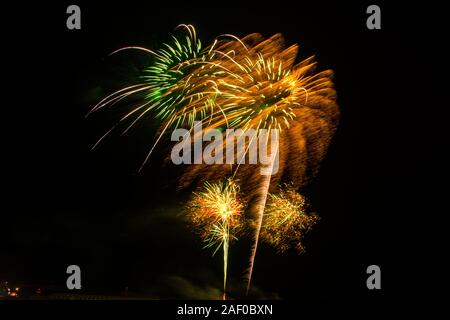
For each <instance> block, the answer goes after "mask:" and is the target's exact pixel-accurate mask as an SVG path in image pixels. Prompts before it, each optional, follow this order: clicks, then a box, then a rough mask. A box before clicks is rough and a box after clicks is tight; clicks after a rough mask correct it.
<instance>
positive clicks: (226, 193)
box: [186, 179, 244, 299]
mask: <svg viewBox="0 0 450 320" xmlns="http://www.w3.org/2000/svg"><path fill="white" fill-rule="evenodd" d="M186 209H187V218H188V221H189V223H190V224H191V225H193V226H194V228H195V230H196V231H197V232H198V233H199V234H200V236H201V237H202V239H203V240H204V241H205V243H206V245H205V247H206V248H209V247H213V248H215V249H214V253H213V254H215V253H216V252H217V251H218V250H219V249H220V248H222V249H223V298H224V299H225V293H226V282H227V268H228V250H229V245H230V241H232V240H235V239H237V238H236V234H237V233H238V232H239V230H240V229H241V227H242V223H241V218H242V212H243V209H244V203H243V202H242V201H241V200H240V197H239V186H238V185H237V184H236V183H234V182H233V181H232V180H230V179H229V180H226V181H224V182H219V183H209V182H206V183H205V185H204V186H203V188H202V190H201V191H199V192H195V193H194V195H193V197H192V200H191V201H190V202H189V203H188V204H187V206H186Z"/></svg>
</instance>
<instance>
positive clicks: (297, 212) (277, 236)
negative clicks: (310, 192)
mask: <svg viewBox="0 0 450 320" xmlns="http://www.w3.org/2000/svg"><path fill="white" fill-rule="evenodd" d="M318 220H319V217H318V216H317V214H314V213H312V214H310V213H308V211H307V203H306V199H305V197H303V196H302V195H301V194H299V193H298V192H296V191H295V190H294V189H293V188H292V187H291V186H287V187H286V188H285V189H283V190H280V191H279V193H277V194H272V193H269V196H268V200H267V204H266V206H265V209H264V220H263V225H262V228H261V239H262V240H263V241H265V242H267V243H269V244H270V245H272V246H273V247H275V248H276V249H277V250H278V251H279V252H285V251H286V250H288V249H289V248H294V249H296V250H297V251H298V252H299V253H301V252H303V251H304V246H303V244H302V240H303V237H304V235H305V233H307V232H308V231H309V230H310V229H311V228H312V227H313V226H314V225H315V224H316V223H317V221H318Z"/></svg>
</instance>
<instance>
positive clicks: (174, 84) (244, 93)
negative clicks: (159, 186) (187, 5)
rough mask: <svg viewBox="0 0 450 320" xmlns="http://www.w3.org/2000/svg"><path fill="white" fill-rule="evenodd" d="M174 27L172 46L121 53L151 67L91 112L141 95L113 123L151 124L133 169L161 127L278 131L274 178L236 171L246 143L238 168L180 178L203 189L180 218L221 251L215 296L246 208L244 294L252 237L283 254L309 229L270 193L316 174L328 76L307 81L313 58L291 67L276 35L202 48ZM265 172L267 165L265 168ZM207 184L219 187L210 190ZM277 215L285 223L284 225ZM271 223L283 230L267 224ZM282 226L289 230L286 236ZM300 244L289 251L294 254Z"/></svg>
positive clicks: (331, 116) (287, 199)
mask: <svg viewBox="0 0 450 320" xmlns="http://www.w3.org/2000/svg"><path fill="white" fill-rule="evenodd" d="M182 27H183V28H184V30H185V31H186V35H185V37H184V38H181V39H179V38H176V37H173V41H172V42H171V43H168V44H164V45H163V47H162V48H160V49H159V50H156V51H152V50H149V49H145V48H141V47H127V48H123V49H137V50H141V51H144V52H147V53H149V54H150V55H151V57H152V59H153V60H152V65H151V66H150V67H148V68H146V69H145V70H143V73H142V78H141V80H140V82H139V83H137V84H135V85H132V86H129V87H126V88H123V89H121V90H119V91H117V92H115V93H113V94H112V95H110V96H108V97H106V98H105V99H103V100H102V101H100V102H99V103H98V104H97V105H96V106H95V107H94V108H93V109H92V111H91V112H93V111H98V110H100V109H103V108H105V107H107V106H112V105H114V104H116V103H118V102H119V101H121V100H123V99H126V98H128V97H130V96H132V95H140V96H141V97H142V103H141V104H139V105H137V106H134V107H133V108H132V109H131V111H129V112H128V113H126V114H125V115H124V116H123V117H122V118H121V119H120V120H119V123H122V122H123V121H125V120H127V121H131V124H130V125H129V126H128V127H127V128H126V129H125V132H126V131H128V130H129V129H130V128H131V127H133V126H134V124H135V123H136V122H137V121H141V120H142V119H144V117H145V116H146V115H147V114H149V113H151V114H153V116H154V120H155V121H156V122H157V123H158V125H159V129H158V133H157V135H156V141H155V142H154V143H153V145H152V147H151V148H150V151H149V152H148V153H147V156H146V158H145V160H144V162H143V164H142V166H141V168H140V170H141V169H142V168H143V166H144V164H145V163H146V161H147V159H148V158H149V156H150V154H151V153H152V151H153V149H154V148H155V147H156V145H157V144H158V143H159V141H160V139H161V138H162V137H163V135H164V134H165V133H166V132H167V131H168V130H169V129H170V128H179V127H183V128H186V129H188V133H189V134H190V133H191V132H192V131H194V132H195V130H193V129H194V123H195V121H202V122H203V123H204V124H205V123H206V125H204V126H203V128H202V130H201V132H198V133H197V134H199V135H203V133H204V132H205V131H207V130H209V129H221V130H224V129H226V128H236V129H241V134H242V135H245V134H246V132H247V131H248V130H250V129H254V130H256V132H257V136H256V137H255V138H259V136H258V135H259V132H260V131H259V130H258V129H267V130H268V133H269V134H268V135H267V136H269V135H270V131H271V130H274V129H276V130H277V132H278V135H277V137H278V139H277V141H278V142H277V143H276V144H275V145H274V146H272V144H271V141H270V139H267V140H266V150H268V151H269V157H270V159H272V161H275V158H274V154H279V159H278V160H277V161H278V162H279V164H277V165H278V170H277V173H276V174H274V175H273V176H271V175H261V174H260V172H261V171H260V168H261V166H260V165H248V164H247V165H246V164H243V165H241V161H240V159H242V158H243V157H246V156H247V154H248V150H249V146H250V144H251V143H252V141H247V142H246V144H245V149H244V150H245V151H244V152H243V153H241V154H237V155H236V156H235V157H234V158H235V159H238V161H237V164H234V165H230V164H224V165H218V164H217V165H216V164H215V165H204V164H200V165H196V166H189V167H187V168H185V172H184V174H183V175H182V177H181V179H180V185H179V186H180V188H186V187H188V186H190V185H191V184H193V183H194V182H195V181H197V183H199V185H202V184H203V187H202V189H201V190H202V191H200V192H197V193H194V196H193V200H192V201H191V202H190V203H189V204H188V206H187V207H188V212H189V214H188V217H189V219H190V220H191V223H192V224H193V225H194V226H196V229H198V230H199V231H200V234H201V236H202V238H203V239H204V241H205V242H206V246H208V247H215V252H217V250H219V249H220V248H221V247H222V248H223V253H224V292H225V288H226V273H227V260H228V246H229V241H230V240H232V239H233V238H234V235H235V232H236V231H237V230H238V229H240V228H241V227H242V225H243V224H244V223H243V221H241V219H240V218H239V219H238V217H240V216H241V214H240V213H241V211H242V210H243V207H240V206H242V203H243V202H245V203H248V206H246V208H247V209H246V210H247V213H248V214H247V215H246V216H248V217H249V219H248V220H247V221H246V222H245V223H246V225H247V227H248V228H249V229H250V232H251V233H252V235H253V238H254V241H253V246H252V248H251V254H250V261H249V265H250V266H249V269H248V273H247V292H248V290H249V288H250V283H251V279H252V272H253V267H254V262H255V256H256V251H257V247H258V242H259V239H260V237H261V238H262V239H263V240H264V241H267V242H269V243H272V244H274V245H275V246H276V247H277V248H278V249H279V250H280V251H284V250H285V248H286V246H287V243H288V242H289V243H291V242H290V240H288V239H293V241H294V242H295V241H296V240H295V239H299V238H301V237H300V235H302V234H303V233H304V232H305V230H306V229H304V228H302V227H299V226H303V225H307V222H306V221H309V220H307V219H306V217H307V216H308V215H306V214H301V213H302V212H303V211H302V210H304V209H303V207H302V206H301V201H300V198H301V196H300V195H298V194H296V193H295V192H294V191H289V190H287V191H283V192H281V193H277V194H276V195H274V194H273V191H275V190H276V188H277V186H278V185H280V184H281V183H282V182H289V183H291V185H292V188H293V190H296V189H298V188H299V187H301V186H304V185H305V184H306V183H307V182H308V181H309V179H310V178H311V177H313V176H314V174H315V173H316V171H317V168H318V165H319V163H320V161H321V159H322V158H323V157H324V155H325V152H326V150H327V147H328V145H329V143H330V140H331V138H332V136H333V134H334V131H335V129H336V126H337V122H338V119H339V109H338V106H337V103H336V93H335V90H334V88H333V81H332V76H333V73H332V71H331V70H326V71H322V72H319V73H315V67H316V63H315V62H314V58H313V57H310V58H307V59H305V60H303V61H301V62H300V63H297V64H295V60H296V59H297V54H298V46H297V45H293V46H290V47H287V48H286V47H285V45H284V39H283V36H282V35H281V34H276V35H274V36H272V37H270V38H268V39H264V38H263V37H262V36H261V35H259V34H256V33H255V34H250V35H248V36H246V37H243V38H237V37H235V36H233V35H223V36H219V37H218V38H216V39H215V40H214V41H213V43H212V44H211V45H209V46H207V47H204V48H203V46H202V43H201V42H200V40H199V39H198V38H197V34H196V32H195V29H194V28H193V27H192V26H186V25H182ZM121 50H122V49H120V50H118V51H121ZM116 127H117V125H116V126H114V127H113V128H112V129H111V130H109V131H108V132H107V133H106V134H105V135H104V136H103V137H101V138H100V140H99V141H98V142H100V141H101V140H102V139H103V138H105V137H106V136H107V135H109V133H110V132H112V130H113V129H115V128H116ZM193 138H194V139H193V140H195V139H196V138H197V137H193ZM234 138H235V137H233V139H234ZM236 138H237V139H239V138H240V137H236ZM98 142H97V144H98ZM228 143H229V140H227V138H225V139H223V148H224V149H225V148H226V145H227V144H228ZM97 144H95V146H96V145H97ZM95 146H94V147H95ZM269 167H274V163H273V162H272V164H271V165H269ZM207 181H227V182H226V183H225V182H224V183H218V184H210V183H208V182H207ZM232 181H241V182H242V183H241V185H240V186H239V188H240V190H242V194H245V198H242V199H239V198H238V189H239V188H238V186H237V184H236V183H234V182H232ZM269 192H272V193H269ZM233 199H234V200H233ZM274 203H278V205H279V207H280V210H278V211H275V210H274V209H275V207H273V204H274ZM235 205H236V206H237V207H236V208H234V209H230V212H233V214H230V217H227V216H223V215H222V214H221V212H222V211H221V210H222V209H223V207H227V206H230V208H233V206H235ZM281 208H283V209H281ZM290 210H291V211H290ZM288 212H292V214H291V215H289V214H288ZM235 215H236V218H233V217H234V216H235ZM266 215H268V216H267V217H266ZM285 217H288V218H286V220H284V218H285ZM308 217H309V216H308ZM310 217H314V216H313V215H312V216H310ZM302 219H303V220H302ZM311 219H312V220H314V219H313V218H311ZM312 220H311V222H310V224H311V225H312V224H313V222H312ZM270 221H283V223H282V224H279V225H276V224H273V225H272V224H271V223H270ZM301 221H303V222H301ZM302 223H304V224H302ZM275 226H277V228H275ZM291 227H292V230H297V231H295V232H294V231H289V230H291V229H290V228H291ZM271 228H272V229H271ZM284 228H287V229H284ZM262 229H264V230H263V231H262ZM268 230H272V231H273V233H272V236H273V238H270V236H268V235H267V232H268ZM277 230H278V231H277ZM280 230H281V231H280ZM279 231H280V232H285V234H284V233H283V234H281V233H278V232H279ZM288 231H289V232H288ZM261 232H263V234H262V235H261V234H260V233H261ZM299 245H300V244H299V243H297V249H298V250H299V248H300V247H298V246H299ZM281 248H283V249H281Z"/></svg>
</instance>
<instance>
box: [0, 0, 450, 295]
mask: <svg viewBox="0 0 450 320" xmlns="http://www.w3.org/2000/svg"><path fill="white" fill-rule="evenodd" d="M73 3H76V4H79V5H80V7H81V11H82V29H81V30H79V31H76V30H73V31H69V30H67V28H66V24H65V23H66V21H65V20H66V17H67V15H66V13H65V10H66V8H67V6H68V5H69V4H72V3H68V2H64V3H58V4H57V3H45V4H43V3H40V4H33V6H32V7H24V8H15V9H10V11H9V12H11V13H14V14H12V15H11V16H16V18H14V19H12V20H11V21H10V22H8V26H9V28H8V34H7V35H6V38H5V39H4V43H7V45H6V46H5V50H6V51H8V52H7V57H5V58H4V59H3V67H4V68H6V70H7V75H5V83H6V88H5V85H3V88H5V92H4V93H3V103H2V105H3V117H4V118H3V132H4V134H3V136H4V140H5V143H4V149H3V150H4V152H3V154H2V156H3V157H2V158H3V159H2V160H3V161H6V162H5V164H4V165H3V170H4V174H3V179H2V182H3V183H2V184H3V188H2V190H3V191H2V198H3V201H2V202H3V206H2V207H3V208H2V210H1V211H2V213H1V220H0V221H1V223H0V226H1V229H2V231H1V234H2V239H3V241H2V244H1V245H0V280H7V281H10V282H11V283H17V284H21V285H35V286H43V287H54V288H56V289H55V290H58V288H60V289H61V290H64V288H65V281H66V277H67V275H66V273H65V271H66V267H67V266H68V265H71V264H77V265H79V266H80V267H81V270H82V276H83V278H82V282H83V290H82V291H83V293H89V294H105V295H120V294H121V293H122V292H123V291H124V290H125V287H128V290H129V292H132V293H135V294H137V295H144V296H148V297H154V298H163V299H164V298H187V299H190V298H193V299H198V298H200V299H202V298H206V299H208V298H216V297H217V292H219V294H220V287H221V276H222V269H221V268H222V265H221V259H220V255H218V256H216V257H214V258H211V251H210V250H203V249H202V244H201V241H200V240H199V239H198V238H197V237H196V235H195V234H193V233H192V232H191V231H190V230H189V229H188V228H187V227H186V225H185V223H184V222H183V221H182V219H180V217H179V216H177V214H178V213H179V211H180V208H181V204H182V201H183V199H184V198H183V197H184V195H183V194H181V195H176V194H175V191H174V190H175V186H176V181H177V180H176V174H175V172H174V171H173V170H171V168H162V167H161V163H159V162H158V161H156V160H154V159H156V158H157V157H155V158H154V159H152V160H151V161H150V163H149V164H148V165H147V166H146V168H145V170H144V171H143V172H142V173H140V174H137V173H136V172H137V169H138V168H139V165H140V164H141V162H142V160H143V158H144V157H145V154H146V151H147V150H148V146H149V144H150V143H151V142H152V137H153V133H152V132H153V131H152V130H149V128H150V127H146V126H145V125H140V126H138V127H137V129H136V130H134V131H133V132H131V133H130V134H128V135H126V136H122V137H121V136H119V135H118V134H117V135H113V136H112V137H111V138H110V139H108V140H107V141H106V143H104V144H103V145H102V146H101V147H99V148H98V149H97V150H96V151H95V152H91V151H90V146H92V144H93V143H94V142H95V141H96V139H97V138H98V137H99V135H101V134H102V133H103V132H104V131H105V130H107V129H108V128H109V126H110V125H112V124H113V122H112V120H111V119H112V118H113V116H114V115H113V114H111V115H108V114H107V113H102V114H101V115H99V116H94V117H92V118H88V119H86V118H85V114H86V113H87V111H88V110H89V109H90V108H91V107H92V105H93V104H95V103H96V102H97V101H98V100H99V99H101V98H102V97H103V96H104V95H105V94H107V93H109V92H112V91H113V90H115V89H117V88H120V86H121V85H122V84H123V83H124V81H132V79H133V78H132V77H133V76H134V73H133V72H134V71H133V69H129V68H130V67H132V68H136V67H137V66H139V65H140V63H142V61H140V60H139V59H138V58H136V57H138V56H139V55H136V54H134V55H129V54H124V55H122V56H121V57H108V56H107V55H108V53H110V52H112V51H113V50H115V49H117V48H120V47H123V46H127V45H140V46H144V47H148V48H155V47H157V46H158V44H160V43H161V42H163V41H165V40H167V39H168V36H169V35H170V34H171V32H172V31H173V29H174V28H175V27H176V26H177V25H178V24H180V23H186V24H187V23H189V24H193V25H194V26H195V27H196V29H197V31H198V33H199V37H200V38H201V39H202V40H203V42H204V43H209V42H210V41H211V40H213V39H214V37H215V36H217V35H220V34H225V33H230V34H234V35H237V36H240V37H242V36H245V35H247V34H249V33H252V32H259V33H261V34H262V35H264V36H265V37H269V36H271V35H273V34H275V33H278V32H280V33H282V34H283V35H284V37H285V40H286V43H287V45H291V44H294V43H299V44H300V51H299V56H298V58H299V59H303V58H306V57H309V56H310V55H312V54H315V55H316V59H317V61H318V63H319V64H318V69H319V70H325V69H333V70H334V71H335V84H336V90H337V94H338V103H339V105H340V108H341V121H340V125H339V127H338V130H337V132H336V134H335V137H334V139H333V142H332V144H331V146H330V149H329V152H328V155H327V157H326V159H325V160H324V161H323V163H322V166H321V169H320V171H319V174H318V176H317V177H316V179H315V180H314V181H313V183H312V184H311V185H310V186H309V187H308V188H307V189H305V190H304V192H305V193H306V194H307V195H308V196H309V198H310V200H311V203H312V206H313V207H314V209H315V210H317V212H318V213H319V214H320V216H321V222H320V223H319V224H318V225H317V227H316V228H315V229H314V230H313V231H312V232H311V233H310V234H308V236H307V237H306V252H305V253H304V254H302V255H297V254H296V253H295V252H288V253H286V254H277V253H276V252H275V251H274V250H273V249H272V248H270V247H268V246H266V245H262V246H261V247H260V249H259V251H258V255H257V258H256V262H255V273H254V287H255V292H254V297H256V298H282V299H298V298H346V297H349V298H383V297H389V298H396V297H398V298H406V297H429V296H432V297H441V296H443V295H448V289H447V288H448V285H449V283H448V276H446V272H447V270H448V268H449V264H448V261H447V259H446V258H447V257H446V256H447V255H448V248H447V245H446V243H447V242H448V241H447V240H448V236H447V235H446V233H447V232H446V227H445V224H444V223H443V222H442V221H443V219H444V216H445V214H446V212H447V211H448V210H443V209H440V208H439V204H438V202H439V199H440V198H441V196H442V195H440V193H443V192H444V191H443V190H441V191H438V190H436V189H437V186H436V184H435V182H433V181H431V178H430V177H439V176H440V175H439V174H438V172H439V171H438V169H437V166H436V165H437V163H435V161H434V160H432V158H433V156H434V155H435V154H434V151H432V150H433V147H434V146H437V145H439V144H438V142H437V138H438V137H442V136H443V134H442V133H441V132H440V131H441V130H442V129H441V128H442V127H441V126H439V125H438V124H437V121H438V120H435V118H439V115H438V114H437V113H438V112H439V111H438V109H439V108H443V107H444V106H443V104H440V105H439V104H438V103H436V101H433V99H434V95H432V94H423V93H425V92H430V90H431V91H433V90H437V89H436V87H435V86H434V85H433V84H432V83H431V80H429V78H430V77H431V76H429V77H426V76H419V74H418V72H420V71H424V69H426V68H430V69H436V68H438V65H439V64H438V61H439V58H438V57H437V55H435V54H434V52H436V51H437V48H436V46H434V45H433V43H434V42H433V41H434V40H433V39H431V37H430V34H429V32H428V31H427V32H425V29H422V28H421V26H420V24H411V25H410V24H408V23H407V22H411V21H417V20H415V19H413V18H411V17H414V15H416V14H418V11H419V10H414V11H412V10H411V11H408V8H407V7H399V8H394V7H392V6H391V7H390V6H388V5H386V6H385V7H383V6H382V29H381V30H368V29H367V28H366V17H367V14H366V13H365V9H366V7H367V5H369V4H371V3H359V4H357V3H356V2H355V3H346V4H341V3H339V4H326V3H323V2H314V1H309V2H306V1H302V0H300V1H296V2H294V3H292V4H290V3H281V2H276V3H274V4H273V5H265V4H263V2H254V3H248V4H243V2H218V3H214V2H205V3H197V2H188V1H185V2H184V4H176V3H174V2H171V1H167V2H164V3H159V4H158V5H154V4H152V1H143V2H141V1H139V2H138V1H125V2H123V1H122V2H120V3H117V4H116V3H115V2H95V3H93V2H88V1H73ZM5 14H6V13H5ZM424 14H425V13H424ZM6 15H8V14H6ZM429 27H431V28H434V26H433V25H430V26H429ZM128 58H129V59H128ZM136 70H137V69H136ZM430 72H431V71H430ZM426 73H427V72H426ZM127 77H129V78H127ZM130 77H131V78H130ZM430 96H431V97H430ZM150 129H151V128H150ZM425 134H428V135H429V137H425ZM163 151H164V148H160V152H163ZM435 164H436V165H435ZM424 167H425V168H426V170H422V169H423V168H424ZM230 252H231V253H230V254H231V257H230V269H229V272H230V287H233V286H236V285H238V284H239V283H240V280H239V279H240V277H241V275H242V271H243V270H242V268H241V267H242V266H241V265H239V262H238V261H239V260H242V259H245V258H244V257H242V256H240V254H239V250H238V247H236V250H235V251H233V246H232V247H231V251H230ZM371 264H376V265H379V266H380V267H381V270H382V290H379V291H376V290H375V291H369V290H368V289H367V288H366V284H365V282H366V278H367V275H366V268H367V266H369V265H371Z"/></svg>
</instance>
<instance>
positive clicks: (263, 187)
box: [245, 136, 279, 295]
mask: <svg viewBox="0 0 450 320" xmlns="http://www.w3.org/2000/svg"><path fill="white" fill-rule="evenodd" d="M278 148H279V143H278V136H277V137H276V147H275V149H274V150H270V159H271V161H270V167H269V170H268V171H269V172H272V171H273V167H274V163H275V157H276V156H277V154H278ZM271 177H272V174H267V175H261V183H260V185H259V188H258V189H259V190H258V195H257V200H256V202H255V204H254V205H253V207H252V208H251V209H250V210H251V212H254V213H255V217H254V219H255V220H256V221H255V224H254V225H253V226H252V228H253V230H254V240H253V245H252V250H251V255H250V265H249V268H248V273H247V275H246V276H245V278H246V279H247V287H246V291H245V293H246V295H248V292H249V290H250V284H251V281H252V274H253V266H254V264H255V257H256V251H257V249H258V243H259V234H260V231H261V226H262V222H263V216H264V208H265V206H266V200H267V194H268V192H269V187H270V180H271Z"/></svg>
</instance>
